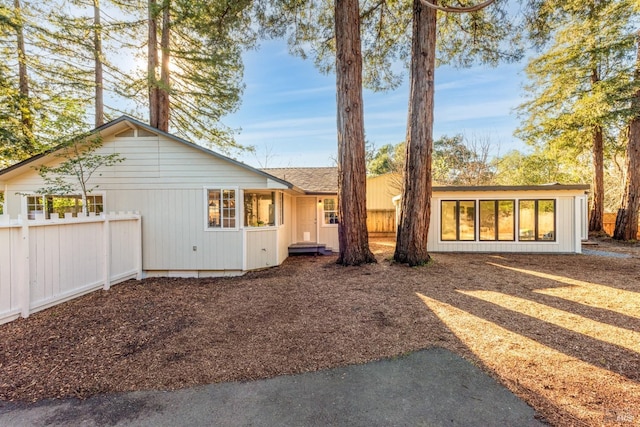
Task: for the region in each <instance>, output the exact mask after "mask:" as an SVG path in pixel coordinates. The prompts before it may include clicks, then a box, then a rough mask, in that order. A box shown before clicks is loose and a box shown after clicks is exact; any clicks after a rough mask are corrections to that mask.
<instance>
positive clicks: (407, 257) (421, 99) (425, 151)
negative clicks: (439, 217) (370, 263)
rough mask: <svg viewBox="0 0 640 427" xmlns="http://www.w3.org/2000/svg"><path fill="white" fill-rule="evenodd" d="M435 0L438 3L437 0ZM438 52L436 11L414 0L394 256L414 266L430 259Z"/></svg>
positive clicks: (418, 0)
mask: <svg viewBox="0 0 640 427" xmlns="http://www.w3.org/2000/svg"><path fill="white" fill-rule="evenodd" d="M432 3H434V4H435V3H436V1H435V0H434V1H433V2H432ZM435 54H436V11H435V10H434V9H432V8H427V7H425V6H423V5H422V4H421V3H420V0H414V1H413V36H412V42H411V76H410V89H409V115H408V121H407V146H406V161H405V166H404V173H403V188H402V202H401V210H400V220H399V224H398V232H397V236H396V250H395V253H394V256H393V257H394V259H395V260H396V261H397V262H401V263H408V264H409V265H411V266H414V265H421V264H424V263H426V262H428V261H429V258H430V257H429V253H428V251H427V235H428V233H429V220H430V217H431V191H432V189H431V186H432V184H431V157H432V151H433V98H434V92H435V86H434V71H435V56H436V55H435Z"/></svg>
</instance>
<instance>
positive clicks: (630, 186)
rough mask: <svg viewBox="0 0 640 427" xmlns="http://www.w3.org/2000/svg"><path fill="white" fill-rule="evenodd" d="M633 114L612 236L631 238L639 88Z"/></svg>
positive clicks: (639, 172)
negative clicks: (620, 193)
mask: <svg viewBox="0 0 640 427" xmlns="http://www.w3.org/2000/svg"><path fill="white" fill-rule="evenodd" d="M635 82H636V83H637V84H638V85H640V33H638V38H637V61H636V73H635ZM632 107H633V110H634V111H635V116H634V117H633V118H632V119H631V122H630V123H629V129H628V138H629V139H628V142H627V160H626V165H625V166H626V180H625V192H624V196H623V198H622V205H621V207H620V209H619V210H618V215H617V217H616V227H615V230H614V232H613V238H614V239H618V240H633V239H636V238H637V236H638V217H639V216H640V215H639V214H638V210H640V89H638V90H637V91H636V93H635V95H634V97H633V100H632Z"/></svg>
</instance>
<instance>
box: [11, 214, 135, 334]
mask: <svg viewBox="0 0 640 427" xmlns="http://www.w3.org/2000/svg"><path fill="white" fill-rule="evenodd" d="M141 230H142V229H141V217H140V215H137V214H130V213H126V214H125V213H119V214H109V215H102V216H91V217H86V218H65V219H57V218H56V219H51V220H44V219H42V218H41V217H40V218H37V219H36V220H35V221H34V220H21V219H17V220H11V219H10V218H9V217H8V216H6V215H0V324H2V323H6V322H10V321H12V320H14V319H16V318H18V317H20V316H22V317H27V316H29V314H30V313H33V312H35V311H39V310H43V309H45V308H48V307H51V306H54V305H56V304H60V303H61V302H64V301H68V300H70V299H73V298H76V297H78V296H80V295H83V294H86V293H89V292H92V291H94V290H97V289H101V288H103V289H105V290H106V289H109V287H110V286H111V285H113V284H115V283H118V282H121V281H124V280H128V279H131V278H136V279H140V278H141V276H142V251H141V247H142V240H141V237H142V233H141Z"/></svg>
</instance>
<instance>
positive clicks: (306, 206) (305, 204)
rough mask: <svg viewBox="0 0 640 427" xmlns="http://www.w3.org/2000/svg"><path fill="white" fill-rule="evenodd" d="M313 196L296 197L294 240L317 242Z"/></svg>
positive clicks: (315, 210) (314, 200)
mask: <svg viewBox="0 0 640 427" xmlns="http://www.w3.org/2000/svg"><path fill="white" fill-rule="evenodd" d="M316 205H317V203H316V198H315V197H298V198H297V199H296V223H297V227H296V242H314V243H315V242H317V241H318V235H317V221H318V219H317V215H318V208H317V206H316Z"/></svg>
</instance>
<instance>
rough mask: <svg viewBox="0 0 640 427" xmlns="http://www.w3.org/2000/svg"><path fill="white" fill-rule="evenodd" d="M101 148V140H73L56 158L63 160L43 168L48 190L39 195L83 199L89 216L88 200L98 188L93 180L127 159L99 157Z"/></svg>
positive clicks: (95, 137)
mask: <svg viewBox="0 0 640 427" xmlns="http://www.w3.org/2000/svg"><path fill="white" fill-rule="evenodd" d="M101 146H102V140H101V139H100V137H99V136H88V137H87V138H86V139H84V138H83V139H74V140H72V141H70V142H68V143H67V144H65V145H64V146H63V147H62V150H61V151H60V152H58V153H57V154H56V155H55V157H56V158H58V159H61V160H62V161H61V163H60V164H58V165H57V166H46V165H43V166H40V167H39V168H38V169H37V170H38V174H39V175H40V176H41V177H42V179H43V180H44V183H45V186H44V187H42V188H40V189H38V190H37V191H36V193H37V194H42V195H59V196H64V195H72V194H81V195H82V202H83V203H82V206H83V212H84V213H85V214H86V213H87V212H86V206H87V196H88V195H89V193H91V192H92V191H93V190H95V189H96V188H98V186H97V185H93V186H92V185H91V183H90V181H91V178H92V177H93V176H94V175H95V174H96V173H100V170H101V169H102V168H107V167H110V166H114V165H115V164H117V163H120V162H122V161H124V160H125V159H124V158H123V157H121V156H120V154H118V153H110V154H97V153H96V150H98V148H100V147H101Z"/></svg>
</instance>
